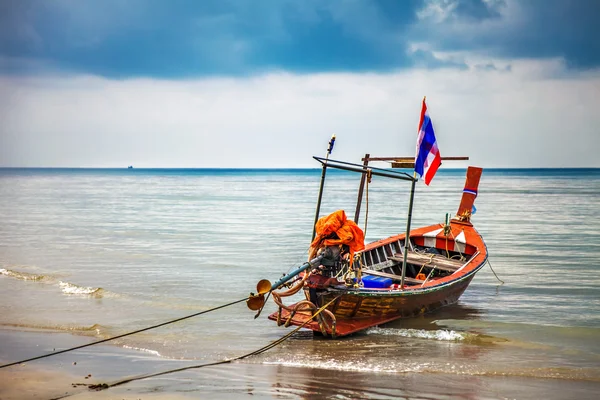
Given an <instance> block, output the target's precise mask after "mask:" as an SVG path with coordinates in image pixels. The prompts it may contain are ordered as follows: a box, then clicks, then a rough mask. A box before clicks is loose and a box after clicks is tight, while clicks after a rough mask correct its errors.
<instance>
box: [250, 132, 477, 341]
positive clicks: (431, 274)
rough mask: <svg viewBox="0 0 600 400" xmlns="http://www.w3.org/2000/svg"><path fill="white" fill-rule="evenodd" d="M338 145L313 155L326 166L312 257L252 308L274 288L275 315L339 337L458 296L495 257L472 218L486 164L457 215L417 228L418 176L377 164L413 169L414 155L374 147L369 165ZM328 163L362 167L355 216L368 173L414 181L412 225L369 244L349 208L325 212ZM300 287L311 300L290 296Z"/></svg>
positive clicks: (471, 170) (261, 294)
mask: <svg viewBox="0 0 600 400" xmlns="http://www.w3.org/2000/svg"><path fill="white" fill-rule="evenodd" d="M332 140H335V139H334V138H332ZM331 146H332V142H330V148H329V149H328V153H327V157H326V158H321V157H313V158H314V159H316V160H317V161H319V162H320V163H321V164H322V167H323V172H322V176H321V187H320V190H319V198H318V202H317V211H316V216H315V230H314V232H313V242H312V244H311V250H310V255H309V261H307V262H306V263H305V264H303V265H302V266H300V267H298V268H296V269H295V270H294V271H292V272H290V273H289V274H287V275H285V276H284V277H282V278H281V279H279V280H278V281H277V282H275V283H274V284H271V283H270V282H269V281H268V280H261V281H260V282H259V283H258V285H257V290H258V293H257V294H256V295H254V294H252V295H251V297H250V298H249V300H248V307H249V308H250V309H252V310H258V311H259V312H258V313H257V315H256V316H258V315H259V314H260V311H261V310H262V307H263V306H264V303H265V301H266V297H268V296H269V295H272V297H273V300H274V301H275V303H276V304H277V306H278V310H277V311H276V312H274V313H272V314H271V315H269V317H268V318H269V319H271V320H273V321H276V322H277V324H278V325H285V326H286V327H287V326H289V325H295V326H303V327H304V328H308V329H312V330H313V331H315V332H317V333H320V334H322V335H324V336H329V337H333V338H335V337H340V336H346V335H350V334H352V333H355V332H358V331H361V330H364V329H366V328H369V327H373V326H377V325H381V324H385V323H387V322H390V321H393V320H396V319H399V318H408V317H414V316H417V315H420V314H424V313H428V312H431V311H434V310H436V309H439V308H440V307H443V306H446V305H449V304H452V303H455V302H456V301H458V299H459V297H460V296H461V295H462V293H463V292H464V291H465V289H466V288H467V286H468V285H469V283H470V282H471V280H472V279H473V277H474V276H475V274H476V273H477V272H478V271H479V270H480V269H481V268H482V267H483V266H484V264H485V262H486V260H487V256H488V253H487V248H486V245H485V243H484V241H483V239H482V237H481V236H480V234H479V233H478V232H477V230H476V229H475V228H474V227H473V224H472V223H471V214H472V210H473V206H474V201H475V198H476V196H477V189H478V186H479V180H480V177H481V173H482V169H481V168H478V167H468V169H467V174H466V183H465V186H464V189H463V192H462V199H461V202H460V205H459V207H458V212H457V214H456V216H454V217H453V218H450V217H449V216H448V215H447V216H446V220H445V222H444V223H439V224H435V225H430V226H424V227H421V228H416V229H411V226H410V225H411V217H412V208H413V199H414V192H415V183H416V181H417V178H416V177H415V176H414V175H413V176H411V175H409V174H407V173H406V172H401V171H399V170H394V169H387V168H386V169H384V168H374V167H372V166H370V165H369V161H372V160H376V161H391V162H392V167H395V166H398V167H402V168H405V167H407V166H410V160H407V159H406V158H401V157H388V158H371V157H369V155H368V154H367V155H366V156H365V158H364V159H363V161H364V162H363V164H362V165H360V164H352V163H347V162H342V161H336V160H331V159H329V158H328V156H329V154H330V153H331ZM447 159H468V158H466V157H448V158H447ZM413 161H414V160H413ZM327 168H336V169H342V170H346V171H354V172H358V173H360V174H361V176H362V178H361V183H360V186H359V193H358V200H357V206H356V213H355V219H354V220H355V221H358V216H359V212H360V205H361V201H362V196H363V188H364V183H365V180H366V179H370V178H371V177H372V176H381V177H385V178H391V179H400V180H406V181H409V182H411V193H410V200H409V206H408V218H407V226H406V231H405V232H404V233H400V234H398V235H395V236H391V237H388V238H386V239H381V240H378V241H375V242H373V243H369V244H367V245H366V246H365V245H364V234H363V232H362V230H361V229H360V228H359V227H358V226H357V225H356V223H355V222H353V221H351V220H349V219H348V218H347V217H346V214H345V212H344V211H343V210H339V211H336V212H334V213H333V214H331V215H328V216H325V217H322V218H319V208H320V203H321V197H322V194H323V184H324V180H325V176H326V170H327ZM300 290H302V291H303V292H304V295H305V298H306V299H305V300H302V301H299V302H297V303H295V304H291V305H286V304H285V303H284V301H283V299H284V298H285V297H289V296H292V295H294V294H296V293H298V292H299V291H300Z"/></svg>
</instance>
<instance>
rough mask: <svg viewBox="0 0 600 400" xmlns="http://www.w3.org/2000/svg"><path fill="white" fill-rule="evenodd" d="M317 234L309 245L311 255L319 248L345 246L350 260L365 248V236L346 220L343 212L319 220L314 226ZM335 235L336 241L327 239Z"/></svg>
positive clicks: (336, 212)
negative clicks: (348, 251) (348, 250)
mask: <svg viewBox="0 0 600 400" xmlns="http://www.w3.org/2000/svg"><path fill="white" fill-rule="evenodd" d="M316 231H317V234H316V236H315V240H313V242H312V243H311V245H310V246H311V254H312V253H313V252H314V251H316V250H317V249H318V248H319V247H321V246H334V245H337V244H345V245H347V246H348V247H349V248H350V259H351V260H352V258H353V257H354V253H355V252H357V251H360V250H362V249H364V248H365V234H364V232H363V231H362V229H360V228H359V227H358V225H356V223H354V221H351V220H349V219H348V218H346V213H345V212H344V210H337V211H335V212H333V213H331V214H329V215H327V216H325V217H321V218H319V220H318V221H317V225H316ZM332 233H335V234H336V235H337V237H338V239H335V238H329V239H328V237H329V236H330V235H331V234H332Z"/></svg>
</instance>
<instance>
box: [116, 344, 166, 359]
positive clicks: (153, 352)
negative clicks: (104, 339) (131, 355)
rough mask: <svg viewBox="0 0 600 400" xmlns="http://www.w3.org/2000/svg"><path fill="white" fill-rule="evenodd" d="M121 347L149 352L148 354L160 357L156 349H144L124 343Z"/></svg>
mask: <svg viewBox="0 0 600 400" xmlns="http://www.w3.org/2000/svg"><path fill="white" fill-rule="evenodd" d="M123 348H124V349H130V350H136V351H141V352H143V353H149V354H152V355H154V356H157V357H162V356H161V354H160V353H159V352H158V351H156V350H150V349H145V348H143V347H134V346H127V345H126V344H124V345H123Z"/></svg>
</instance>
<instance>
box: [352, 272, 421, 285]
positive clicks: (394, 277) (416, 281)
mask: <svg viewBox="0 0 600 400" xmlns="http://www.w3.org/2000/svg"><path fill="white" fill-rule="evenodd" d="M362 273H363V274H367V275H375V276H381V277H383V278H390V279H392V280H394V281H398V282H400V281H402V277H401V276H400V275H395V274H388V273H387V272H381V271H373V270H370V269H363V270H362ZM404 282H407V283H413V284H415V285H420V284H422V283H423V282H425V281H422V280H420V279H413V278H408V277H404Z"/></svg>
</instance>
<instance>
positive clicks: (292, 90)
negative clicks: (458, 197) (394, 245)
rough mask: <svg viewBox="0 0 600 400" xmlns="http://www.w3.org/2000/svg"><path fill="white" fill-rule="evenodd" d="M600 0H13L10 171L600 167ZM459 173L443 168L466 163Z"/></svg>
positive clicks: (1, 127)
mask: <svg viewBox="0 0 600 400" xmlns="http://www.w3.org/2000/svg"><path fill="white" fill-rule="evenodd" d="M598 16H600V1H598V0H575V1H567V0H522V1H519V0H405V1H400V0H336V1H329V0H303V1H297V0H254V1H252V0H214V1H213V0H202V1H194V0H169V1H167V0H103V1H95V0H45V1H42V0H0V167H126V166H128V165H133V166H134V167H156V168H178V167H181V168H194V167H197V168H205V167H211V168H215V167H216V168H228V167H231V168H243V167H252V168H264V167H266V168H304V167H309V168H310V167H313V168H318V167H319V166H320V165H319V164H317V163H316V162H315V161H314V160H313V159H312V156H313V155H319V156H323V155H324V153H325V151H326V149H327V142H328V141H329V138H330V137H331V135H332V134H336V136H337V141H336V147H335V148H334V152H333V155H332V158H335V159H339V160H345V161H350V162H358V163H360V158H361V157H362V156H363V155H364V154H365V153H370V154H371V155H372V156H378V157H392V156H401V157H411V156H414V154H415V144H416V136H417V125H418V122H419V116H420V109H421V100H422V99H423V96H427V105H428V109H429V113H430V116H431V119H432V121H433V125H434V128H435V132H436V136H437V142H438V146H439V149H440V152H441V154H442V156H469V157H470V161H469V162H468V164H472V165H478V166H481V167H484V168H493V167H508V168H516V167H524V168H529V167H533V168H536V167H538V168H548V167H600V155H598V148H600V131H599V128H598V127H599V126H600V40H598V38H600V24H598V23H597V19H598ZM465 165H466V163H464V162H451V161H448V162H445V163H444V164H443V167H463V166H465Z"/></svg>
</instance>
